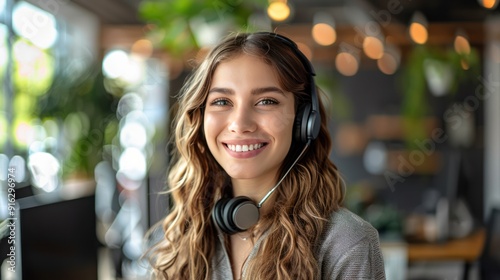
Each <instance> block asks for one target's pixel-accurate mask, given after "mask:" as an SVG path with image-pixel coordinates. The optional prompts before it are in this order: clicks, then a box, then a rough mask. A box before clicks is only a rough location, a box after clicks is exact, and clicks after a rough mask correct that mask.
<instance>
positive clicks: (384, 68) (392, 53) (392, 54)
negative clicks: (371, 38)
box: [377, 40, 401, 75]
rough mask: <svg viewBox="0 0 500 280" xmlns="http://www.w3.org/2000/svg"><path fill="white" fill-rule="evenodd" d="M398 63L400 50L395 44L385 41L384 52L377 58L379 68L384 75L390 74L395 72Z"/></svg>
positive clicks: (399, 61)
mask: <svg viewBox="0 0 500 280" xmlns="http://www.w3.org/2000/svg"><path fill="white" fill-rule="evenodd" d="M387 41H389V40H387ZM400 63H401V51H400V50H399V49H398V48H397V47H396V46H395V45H393V44H391V43H386V46H385V51H384V54H383V55H382V57H381V58H380V59H378V60H377V66H378V68H379V70H380V71H381V72H382V73H384V74H386V75H392V74H394V73H396V71H397V70H398V68H399V65H400Z"/></svg>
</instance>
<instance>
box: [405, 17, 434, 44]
mask: <svg viewBox="0 0 500 280" xmlns="http://www.w3.org/2000/svg"><path fill="white" fill-rule="evenodd" d="M409 33H410V38H411V39H412V40H413V42H415V43H417V44H419V45H423V44H425V43H426V42H427V39H428V38H429V33H428V31H427V19H426V18H425V17H424V15H423V14H422V13H420V12H415V13H414V14H413V17H412V20H411V23H410V28H409Z"/></svg>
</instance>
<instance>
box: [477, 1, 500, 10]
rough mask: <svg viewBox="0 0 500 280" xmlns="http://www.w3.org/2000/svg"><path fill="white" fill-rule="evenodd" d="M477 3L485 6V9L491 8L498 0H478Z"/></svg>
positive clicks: (493, 7) (496, 4)
mask: <svg viewBox="0 0 500 280" xmlns="http://www.w3.org/2000/svg"><path fill="white" fill-rule="evenodd" d="M478 1H479V4H481V6H483V7H485V8H486V9H489V10H493V9H495V8H496V7H497V6H498V2H499V1H498V0H478Z"/></svg>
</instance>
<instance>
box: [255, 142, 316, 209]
mask: <svg viewBox="0 0 500 280" xmlns="http://www.w3.org/2000/svg"><path fill="white" fill-rule="evenodd" d="M310 144H311V141H310V140H309V141H307V143H306V145H305V147H304V149H302V152H300V154H299V156H298V157H297V159H295V161H294V162H293V163H292V165H291V166H290V167H289V168H288V170H287V171H286V173H285V175H283V177H281V179H280V180H279V181H278V183H277V184H276V185H275V186H274V187H273V188H272V189H271V190H270V191H269V192H268V193H267V194H266V195H265V196H264V197H263V198H262V200H261V201H260V202H259V204H257V208H261V207H262V204H264V202H266V200H267V199H268V198H269V197H270V196H271V194H273V192H274V191H275V190H276V189H277V188H278V186H279V185H280V184H281V182H283V180H284V179H285V177H286V175H288V173H290V171H291V170H292V168H293V167H294V166H295V164H296V163H297V162H298V161H299V159H300V158H301V157H302V155H303V154H304V152H305V151H306V150H307V148H309V145H310Z"/></svg>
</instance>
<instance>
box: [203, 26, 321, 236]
mask: <svg viewBox="0 0 500 280" xmlns="http://www.w3.org/2000/svg"><path fill="white" fill-rule="evenodd" d="M254 34H255V35H259V36H261V35H264V36H269V37H270V38H272V39H277V40H280V41H281V42H282V43H284V44H285V45H287V46H288V47H289V48H290V49H291V50H292V51H293V52H294V53H295V55H296V56H297V58H299V59H300V61H301V62H302V64H303V65H304V68H305V69H306V71H307V73H308V88H306V92H307V93H310V94H311V102H310V103H309V102H305V103H304V104H302V105H301V106H300V107H299V108H298V109H297V113H296V115H295V120H294V127H293V130H294V139H295V140H296V141H298V142H299V143H303V144H306V147H305V148H304V150H303V151H302V153H301V154H300V155H299V157H298V158H297V159H296V160H295V162H294V163H293V164H292V166H290V168H289V169H288V171H287V172H286V173H285V175H284V176H283V177H282V178H281V180H280V181H279V182H278V183H277V184H276V186H274V188H273V189H271V191H269V192H268V193H267V195H266V196H265V197H264V198H263V199H262V200H261V202H260V203H259V204H258V205H257V204H256V203H255V202H254V201H252V200H251V199H250V198H249V197H246V196H238V197H235V198H222V199H220V200H219V201H217V203H216V204H215V206H214V209H213V211H212V218H213V220H214V221H215V223H216V224H217V225H218V226H219V228H220V229H221V230H222V231H223V232H225V233H227V234H234V233H237V232H243V231H245V230H247V229H249V228H251V227H252V226H254V225H255V224H256V223H257V222H258V220H259V216H260V214H259V208H260V206H261V205H262V203H263V202H264V201H265V200H266V199H267V198H268V197H269V196H270V195H271V193H272V192H273V191H274V190H275V189H276V187H278V185H279V184H280V183H281V181H282V180H283V179H284V178H285V176H286V175H287V174H288V172H289V171H290V170H291V169H292V167H293V166H294V165H295V163H296V162H297V161H298V160H299V158H300V157H301V156H302V154H303V153H304V151H305V149H306V148H307V147H308V146H309V144H310V143H311V142H312V141H314V140H315V139H316V138H317V137H318V134H319V131H320V128H321V116H320V112H319V100H318V94H317V92H316V84H315V83H314V76H315V75H316V73H315V72H314V68H313V67H312V64H311V62H310V61H309V59H307V57H306V56H305V55H304V54H303V53H302V52H301V51H300V50H299V48H298V47H297V44H295V42H293V41H292V40H290V39H288V38H287V37H285V36H282V35H279V34H276V33H272V32H257V33H254Z"/></svg>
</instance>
